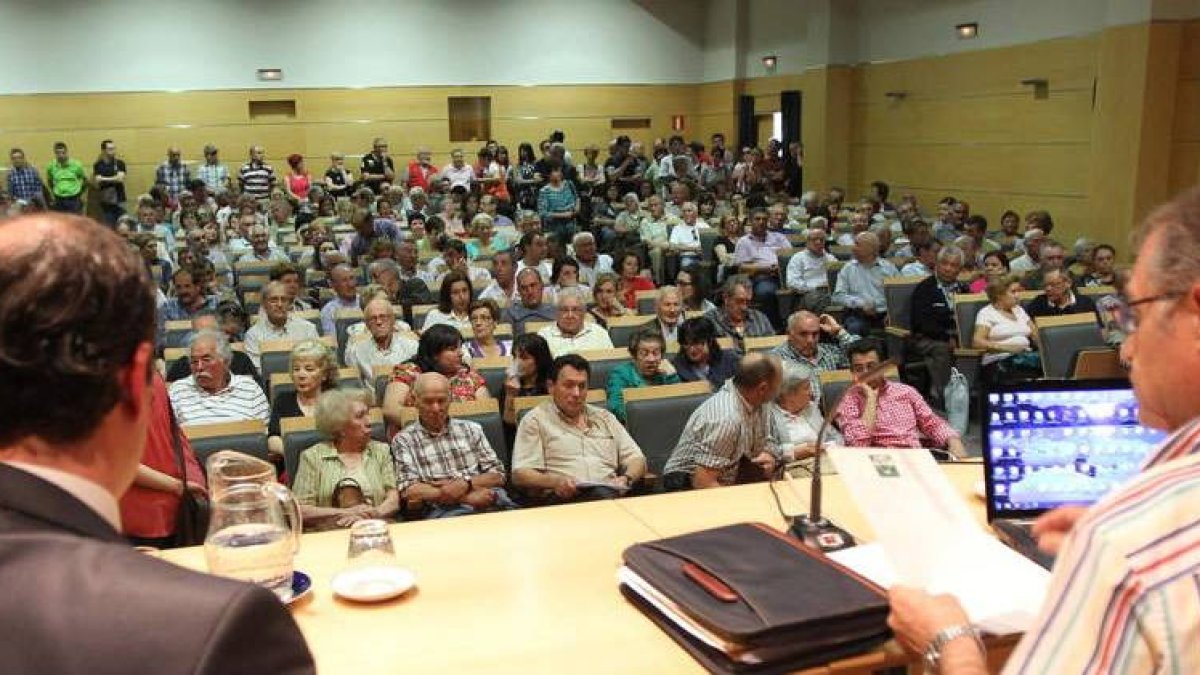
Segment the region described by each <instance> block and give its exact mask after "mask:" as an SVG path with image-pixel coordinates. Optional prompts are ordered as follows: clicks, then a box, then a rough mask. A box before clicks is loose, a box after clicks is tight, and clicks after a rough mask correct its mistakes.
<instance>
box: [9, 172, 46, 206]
mask: <svg viewBox="0 0 1200 675" xmlns="http://www.w3.org/2000/svg"><path fill="white" fill-rule="evenodd" d="M42 189H43V186H42V177H41V175H39V174H38V170H37V169H35V168H33V167H32V166H29V165H25V166H23V167H21V168H19V169H17V168H13V169H9V171H8V194H10V195H12V198H13V199H23V200H25V201H27V202H28V201H32V200H33V198H34V197H41V196H42Z"/></svg>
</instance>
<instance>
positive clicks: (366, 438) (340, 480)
mask: <svg viewBox="0 0 1200 675" xmlns="http://www.w3.org/2000/svg"><path fill="white" fill-rule="evenodd" d="M370 402H371V394H370V393H369V392H367V391H365V390H362V389H350V390H345V391H343V390H339V389H335V390H333V391H327V392H325V393H324V394H321V398H320V399H319V400H318V401H317V407H316V410H315V411H314V416H315V417H316V423H317V430H318V431H320V432H321V435H322V436H324V437H325V439H326V440H325V441H322V442H320V443H317V444H316V445H314V446H312V447H311V448H308V449H307V450H305V451H304V452H303V453H302V454H301V455H300V468H299V469H298V470H297V471H296V481H295V483H294V484H293V486H292V492H293V493H294V494H295V496H296V501H297V502H298V503H299V504H300V515H301V517H302V519H303V520H304V527H305V529H332V528H338V527H349V526H350V525H352V524H354V523H355V522H357V521H359V520H364V519H369V518H390V517H391V516H392V515H394V514H395V513H396V511H398V510H399V509H400V493H399V492H398V491H397V490H396V472H395V468H394V467H393V464H392V452H391V449H390V448H389V447H388V445H387V443H381V442H379V441H376V440H372V438H371V418H370V415H369V411H370V408H369V407H368V406H369V405H370Z"/></svg>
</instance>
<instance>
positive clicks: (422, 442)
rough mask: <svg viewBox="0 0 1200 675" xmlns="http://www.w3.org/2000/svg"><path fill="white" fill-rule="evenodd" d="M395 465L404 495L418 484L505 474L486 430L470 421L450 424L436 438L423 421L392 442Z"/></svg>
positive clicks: (454, 421)
mask: <svg viewBox="0 0 1200 675" xmlns="http://www.w3.org/2000/svg"><path fill="white" fill-rule="evenodd" d="M392 461H394V462H395V464H396V486H397V488H399V490H400V494H404V491H405V490H407V489H408V488H410V487H412V486H414V485H416V484H418V483H432V482H435V481H443V480H454V479H462V480H469V479H471V478H473V477H475V476H478V475H480V474H483V473H493V472H495V473H501V474H502V473H504V465H502V464H501V463H500V460H499V459H498V458H497V457H496V453H495V451H494V450H492V446H491V445H490V444H489V443H488V441H487V437H486V436H484V435H483V427H481V426H479V424H477V423H475V422H470V421H467V420H455V419H451V420H449V423H448V424H447V426H446V429H445V430H443V431H442V432H441V433H439V434H432V433H430V432H429V430H428V429H426V428H425V425H424V424H422V423H421V421H420V420H417V421H416V422H413V423H412V424H410V425H408V426H407V427H405V428H404V430H403V431H401V432H400V433H398V434H396V436H395V437H394V438H392Z"/></svg>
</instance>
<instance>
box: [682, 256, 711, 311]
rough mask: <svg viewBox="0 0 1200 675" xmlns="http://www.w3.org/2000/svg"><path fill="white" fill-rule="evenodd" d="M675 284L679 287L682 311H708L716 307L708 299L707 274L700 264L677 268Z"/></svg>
mask: <svg viewBox="0 0 1200 675" xmlns="http://www.w3.org/2000/svg"><path fill="white" fill-rule="evenodd" d="M675 286H676V287H677V288H678V289H679V301H680V304H681V305H682V311H684V312H703V313H708V312H711V311H713V310H715V309H716V308H717V306H716V305H714V304H713V303H712V301H711V300H709V299H708V296H709V293H710V291H709V286H708V275H707V273H706V271H705V270H704V269H702V268H701V267H700V266H698V265H691V266H688V267H685V268H683V269H681V270H679V274H676V275H675Z"/></svg>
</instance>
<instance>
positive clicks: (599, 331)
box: [538, 323, 613, 359]
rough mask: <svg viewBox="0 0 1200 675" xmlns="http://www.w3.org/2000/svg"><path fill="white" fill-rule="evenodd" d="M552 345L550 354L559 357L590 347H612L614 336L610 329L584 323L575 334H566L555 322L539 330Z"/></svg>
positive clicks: (539, 333)
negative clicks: (612, 336) (611, 334)
mask: <svg viewBox="0 0 1200 675" xmlns="http://www.w3.org/2000/svg"><path fill="white" fill-rule="evenodd" d="M538 335H541V336H542V337H543V338H545V340H546V344H547V345H549V346H550V355H551V356H553V357H554V358H556V359H557V358H558V357H560V356H562V355H563V354H574V353H577V352H581V351H586V350H589V349H612V348H613V343H612V338H610V337H609V336H608V331H606V330H604V329H603V328H601V327H599V326H597V325H595V324H588V323H585V324H583V328H581V329H580V330H579V332H578V333H576V334H575V335H565V334H564V333H563V332H562V331H561V330H559V328H558V324H557V323H555V324H553V325H551V326H546V327H545V328H543V329H541V330H539V331H538Z"/></svg>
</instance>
